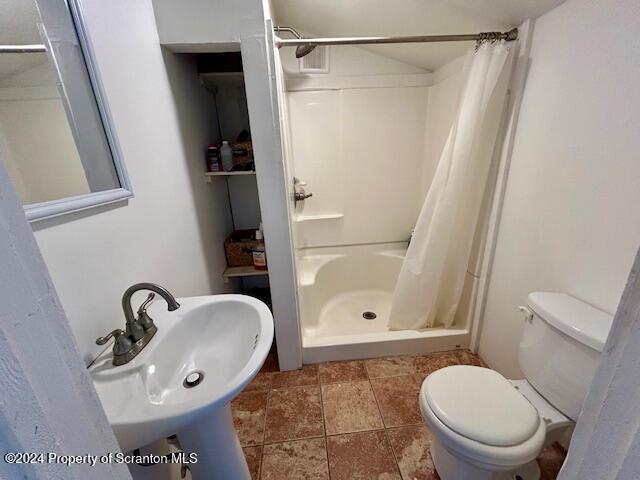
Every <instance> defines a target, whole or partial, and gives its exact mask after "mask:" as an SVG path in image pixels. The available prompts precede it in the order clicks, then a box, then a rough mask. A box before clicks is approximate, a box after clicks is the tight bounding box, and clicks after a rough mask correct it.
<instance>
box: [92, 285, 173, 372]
mask: <svg viewBox="0 0 640 480" xmlns="http://www.w3.org/2000/svg"><path fill="white" fill-rule="evenodd" d="M139 290H151V292H152V293H150V294H149V296H148V297H147V299H146V300H145V301H144V302H143V303H142V305H140V307H139V308H138V316H137V317H136V316H135V315H134V314H133V309H132V308H131V297H132V296H133V294H134V293H135V292H137V291H139ZM154 292H155V293H154ZM156 293H157V294H158V295H160V296H161V297H162V298H164V299H165V301H166V302H167V307H168V310H169V311H170V312H172V311H174V310H177V309H178V308H179V307H180V304H179V303H178V302H177V301H176V299H175V297H174V296H173V295H171V293H169V291H168V290H167V289H166V288H164V287H161V286H160V285H156V284H155V283H147V282H143V283H136V284H135V285H132V286H130V287H129V288H127V290H126V291H125V292H124V294H123V295H122V309H123V310H124V317H125V319H126V321H127V323H126V327H125V330H121V329H116V330H114V331H112V332H111V333H109V334H108V335H106V336H104V337H100V338H98V339H97V340H96V344H97V345H104V344H105V343H107V342H108V341H109V340H110V339H111V338H114V339H115V341H114V344H113V364H114V365H115V366H119V365H124V364H126V363H129V362H130V361H131V360H133V359H134V358H135V357H136V356H137V355H138V354H139V353H140V352H141V351H142V349H144V347H146V346H147V344H148V343H149V341H151V339H152V338H153V336H154V335H155V334H156V332H157V331H158V327H156V325H155V323H153V320H152V318H151V317H150V316H149V314H148V313H147V307H148V306H149V304H150V303H151V302H152V301H153V299H154V298H155V294H156Z"/></svg>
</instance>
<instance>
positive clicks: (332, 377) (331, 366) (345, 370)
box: [318, 360, 367, 383]
mask: <svg viewBox="0 0 640 480" xmlns="http://www.w3.org/2000/svg"><path fill="white" fill-rule="evenodd" d="M318 371H319V375H320V383H344V382H355V381H358V380H367V371H366V369H365V368H364V362H362V361H358V360H355V361H350V362H331V363H321V364H320V365H318Z"/></svg>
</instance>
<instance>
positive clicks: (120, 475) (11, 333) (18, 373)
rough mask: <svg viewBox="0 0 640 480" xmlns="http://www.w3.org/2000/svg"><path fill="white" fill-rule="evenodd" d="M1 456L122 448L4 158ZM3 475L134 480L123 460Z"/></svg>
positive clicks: (0, 187)
mask: <svg viewBox="0 0 640 480" xmlns="http://www.w3.org/2000/svg"><path fill="white" fill-rule="evenodd" d="M0 265H2V268H0V285H1V288H0V385H2V388H0V439H1V441H0V454H1V455H2V457H4V455H5V454H6V453H9V452H31V453H43V454H45V455H46V454H47V453H55V454H58V455H86V454H91V455H98V456H100V455H108V454H109V453H114V454H115V453H116V452H120V451H121V450H120V447H119V446H118V443H117V441H116V438H115V436H114V433H113V430H112V429H111V426H110V425H109V422H108V420H107V417H106V415H105V412H104V409H103V408H102V405H101V404H100V400H99V398H98V395H97V393H96V391H95V389H94V388H93V382H92V380H91V377H90V376H89V373H88V372H87V369H86V367H85V364H84V362H83V361H82V356H81V355H80V351H79V350H78V346H77V345H76V342H75V337H74V335H73V332H72V331H71V328H70V326H69V321H68V320H67V317H66V315H65V312H64V310H63V308H62V305H61V304H60V300H59V298H58V295H57V294H56V291H55V288H54V286H53V283H52V281H51V278H50V276H49V272H48V270H47V267H46V265H45V263H44V261H43V259H42V256H41V254H40V250H39V248H38V245H37V243H36V240H35V238H34V236H33V232H32V231H31V227H30V225H29V223H28V222H27V218H26V216H25V212H24V209H23V207H22V205H21V203H20V201H19V200H18V197H17V195H16V193H15V190H14V188H13V185H12V184H11V180H10V179H9V177H8V176H7V174H6V173H5V170H4V166H3V164H2V162H0ZM0 478H7V479H13V478H16V479H17V478H77V479H84V478H93V479H100V480H101V479H104V480H108V479H118V480H119V479H123V480H124V479H130V478H131V475H130V474H129V470H128V468H127V466H126V465H124V464H116V463H100V462H98V463H97V464H96V465H95V466H91V465H89V464H87V463H80V464H74V465H71V466H66V465H64V464H61V463H56V462H44V463H26V464H25V463H23V464H10V463H8V462H7V461H6V460H4V458H1V459H0Z"/></svg>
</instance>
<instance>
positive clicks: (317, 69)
mask: <svg viewBox="0 0 640 480" xmlns="http://www.w3.org/2000/svg"><path fill="white" fill-rule="evenodd" d="M298 62H299V65H300V73H329V47H327V46H317V47H316V48H314V49H313V50H312V51H311V53H309V54H308V55H305V56H304V57H302V58H300V59H299V60H298Z"/></svg>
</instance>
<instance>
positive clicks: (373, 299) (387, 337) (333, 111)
mask: <svg viewBox="0 0 640 480" xmlns="http://www.w3.org/2000/svg"><path fill="white" fill-rule="evenodd" d="M321 48H331V51H330V55H327V56H328V57H329V58H330V59H331V63H330V68H329V73H324V74H311V75H309V74H301V73H300V69H299V61H298V60H297V59H295V56H294V49H292V48H282V49H280V50H279V52H278V54H277V55H276V60H278V61H277V62H276V67H277V68H278V69H281V71H279V72H278V74H283V76H282V79H283V85H281V88H282V89H283V90H284V91H283V92H282V91H281V94H282V95H283V98H282V100H281V105H280V109H281V112H280V113H281V126H282V129H283V141H284V150H285V163H286V167H287V168H286V170H287V172H288V174H289V175H290V176H291V177H292V178H291V179H289V180H290V182H291V188H292V189H293V182H294V179H293V177H295V178H296V179H297V180H298V181H299V182H302V184H303V185H304V189H305V191H306V192H307V193H312V196H311V197H309V198H307V199H305V200H303V201H300V202H297V204H296V206H295V208H294V209H293V210H292V211H291V225H292V232H293V236H294V239H293V243H294V250H295V260H296V270H297V273H296V275H297V279H296V280H297V286H298V302H299V313H300V331H301V337H302V338H301V340H302V352H303V362H304V363H314V362H320V361H329V360H344V359H356V358H367V357H375V356H384V355H398V354H418V353H427V352H434V351H442V350H450V349H456V348H468V347H469V345H470V340H471V331H472V314H473V302H474V299H475V292H476V290H477V287H478V279H479V277H480V273H481V272H480V268H481V264H482V258H481V257H482V252H483V247H484V242H483V239H484V233H485V231H486V224H487V218H488V212H489V205H490V203H491V194H492V190H493V189H492V188H488V189H487V193H486V194H485V198H484V200H483V206H482V209H481V210H482V214H481V218H480V221H479V222H478V225H479V226H478V228H477V229H476V230H477V231H476V235H475V239H474V245H473V249H472V254H471V258H470V261H469V265H468V268H467V274H466V278H465V283H464V289H463V295H462V300H461V302H460V306H459V308H458V311H457V313H456V315H455V319H454V321H453V324H452V325H451V326H450V327H449V328H441V327H434V328H424V329H419V330H395V331H391V330H389V329H388V327H387V320H388V315H389V310H390V307H391V298H392V294H393V291H394V287H395V285H396V281H397V279H398V274H399V272H400V268H401V266H402V262H403V260H404V255H405V253H406V250H407V246H408V242H409V239H410V236H411V232H412V229H413V228H414V226H415V224H416V220H417V217H418V214H419V211H420V208H421V207H422V204H423V202H424V199H425V195H426V192H427V190H428V188H429V186H430V184H431V181H432V179H433V175H434V172H435V169H436V166H437V162H438V160H439V157H440V154H441V152H442V149H443V147H444V144H445V141H446V138H447V135H448V134H449V130H450V127H451V125H452V123H453V120H454V118H455V115H456V111H457V106H458V94H459V92H460V89H461V86H462V81H463V78H462V67H463V58H458V59H455V60H453V61H451V62H450V63H448V64H446V65H444V66H442V67H441V68H439V69H438V70H436V71H433V72H429V71H426V70H423V69H421V68H418V67H415V66H411V65H408V64H405V63H402V62H399V61H397V60H393V59H391V58H388V57H383V56H381V55H377V54H374V53H372V52H370V51H367V50H365V49H362V48H357V47H351V46H340V47H321ZM325 53H326V54H328V53H329V52H325ZM498 143H500V141H499V142H498ZM495 170H496V169H495V168H493V169H492V172H491V174H490V178H492V179H495ZM490 183H491V180H490Z"/></svg>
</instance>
